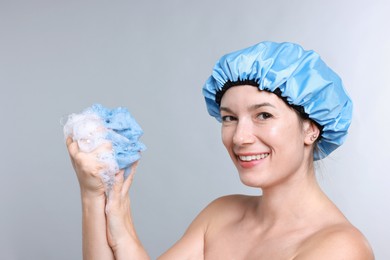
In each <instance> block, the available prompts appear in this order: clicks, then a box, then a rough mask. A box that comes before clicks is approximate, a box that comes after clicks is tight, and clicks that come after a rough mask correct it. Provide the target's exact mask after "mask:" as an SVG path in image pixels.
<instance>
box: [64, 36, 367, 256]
mask: <svg viewBox="0 0 390 260" xmlns="http://www.w3.org/2000/svg"><path fill="white" fill-rule="evenodd" d="M203 94H204V96H205V99H206V104H207V108H208V111H209V113H210V115H212V116H214V117H216V118H217V119H218V120H219V121H221V122H222V141H223V144H224V145H225V147H226V149H227V151H228V153H229V154H230V157H231V159H232V160H233V162H234V164H235V166H236V167H237V170H238V173H239V176H240V179H241V181H242V182H243V183H244V184H245V185H248V186H251V187H258V188H260V189H261V190H262V196H245V195H232V196H226V197H222V198H219V199H217V200H215V201H213V202H212V203H210V205H208V206H207V207H206V208H205V209H204V210H203V211H202V212H201V213H200V214H199V215H198V216H197V217H196V218H195V220H194V221H193V223H192V224H191V225H190V226H189V228H188V229H187V231H186V232H185V234H184V235H183V237H182V238H181V239H180V240H179V241H178V242H177V243H176V244H175V245H174V246H173V247H172V248H171V249H169V250H168V251H167V252H166V253H165V254H163V255H162V256H161V257H160V258H159V259H297V260H298V259H353V260H357V259H374V257H373V253H372V251H371V249H370V246H369V244H368V243H367V241H366V239H365V238H364V236H363V235H362V234H361V233H360V232H359V230H357V229H356V228H355V227H354V226H353V225H352V224H351V223H349V222H348V220H347V219H346V218H345V217H344V216H343V214H342V213H341V212H340V211H339V210H338V209H337V207H336V206H335V205H334V204H333V203H332V202H331V201H330V200H329V199H328V198H327V196H326V195H325V194H324V193H323V191H322V190H321V188H320V187H319V185H318V183H317V180H316V178H315V173H314V161H315V160H319V159H321V158H324V157H325V156H327V155H328V154H329V153H331V152H332V151H333V150H334V149H336V148H337V147H338V146H340V145H341V144H342V143H343V141H344V139H345V136H346V134H347V130H348V127H349V124H350V120H351V111H352V103H351V100H350V98H349V97H348V95H347V93H346V92H345V90H344V88H343V86H342V83H341V80H340V79H339V77H338V76H337V75H336V74H335V73H334V72H333V71H332V70H330V69H329V68H328V67H327V66H326V65H325V63H324V62H323V61H322V60H321V59H320V57H319V56H318V54H316V53H315V52H313V51H305V50H303V49H302V48H301V47H300V46H298V45H296V44H292V43H274V42H262V43H259V44H257V45H255V46H252V47H249V48H246V49H243V50H240V51H237V52H233V53H230V54H227V55H225V56H224V57H222V58H221V59H220V60H219V61H218V62H217V64H216V66H215V67H214V70H213V74H212V76H211V77H210V78H209V79H208V80H207V82H206V84H205V86H204V87H203ZM67 144H68V149H69V152H70V156H71V159H72V162H73V165H74V168H75V170H76V173H77V176H78V178H79V182H80V189H81V194H82V202H83V245H84V246H83V249H84V251H83V252H84V257H85V259H114V258H115V259H148V256H147V253H146V251H145V250H144V248H143V247H142V245H141V243H140V241H139V239H138V237H137V235H136V232H135V229H134V226H133V223H132V218H131V213H130V202H129V197H128V190H129V188H130V185H131V180H132V177H133V175H134V172H135V168H136V166H134V167H133V168H132V173H131V175H130V178H127V179H126V180H124V178H123V171H122V172H120V173H119V174H117V175H116V182H115V185H114V189H113V191H112V192H111V194H110V196H109V198H108V199H107V202H106V198H105V195H104V188H103V185H102V183H101V181H100V179H99V177H98V173H99V170H100V169H101V168H102V167H103V166H102V165H100V164H99V163H98V162H96V160H95V158H96V155H97V154H98V153H100V152H102V151H105V150H107V149H110V147H109V145H106V146H102V147H100V148H99V149H97V150H96V151H94V152H93V153H90V154H84V153H80V152H79V151H78V147H77V144H76V143H74V142H72V141H71V140H70V139H68V142H67ZM105 203H107V211H106V212H104V207H105ZM105 214H106V215H105ZM106 231H107V232H106Z"/></svg>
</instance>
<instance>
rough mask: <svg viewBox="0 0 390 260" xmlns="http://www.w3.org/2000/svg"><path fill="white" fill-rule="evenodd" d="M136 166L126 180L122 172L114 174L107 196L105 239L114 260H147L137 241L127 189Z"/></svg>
mask: <svg viewBox="0 0 390 260" xmlns="http://www.w3.org/2000/svg"><path fill="white" fill-rule="evenodd" d="M137 165H138V162H136V163H134V164H133V165H132V166H131V172H130V175H129V176H128V177H127V178H126V179H125V178H124V170H121V171H120V172H119V173H117V174H116V176H115V182H114V185H113V188H112V190H111V191H110V193H109V194H108V196H107V202H106V216H107V239H108V244H109V245H110V247H111V249H112V250H113V252H114V255H115V257H116V259H121V257H120V256H122V255H123V256H126V257H127V256H132V258H134V259H149V257H148V256H147V254H146V252H145V250H144V248H143V247H142V245H141V242H140V241H139V239H138V236H137V234H136V231H135V228H134V225H133V219H132V217H131V208H130V197H129V189H130V186H131V184H132V181H133V178H134V174H135V172H136V168H137ZM126 257H124V258H125V259H126Z"/></svg>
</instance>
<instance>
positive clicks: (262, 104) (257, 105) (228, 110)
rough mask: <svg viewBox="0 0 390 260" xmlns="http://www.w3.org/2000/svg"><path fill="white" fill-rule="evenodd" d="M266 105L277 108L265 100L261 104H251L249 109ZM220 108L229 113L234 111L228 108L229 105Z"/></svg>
mask: <svg viewBox="0 0 390 260" xmlns="http://www.w3.org/2000/svg"><path fill="white" fill-rule="evenodd" d="M266 106H268V107H273V108H276V107H275V106H274V105H272V104H271V103H268V102H264V103H260V104H254V105H251V106H249V108H248V110H249V111H253V110H256V109H258V108H260V107H266ZM219 110H220V111H225V112H227V113H233V111H232V110H231V109H230V108H228V107H220V109H219Z"/></svg>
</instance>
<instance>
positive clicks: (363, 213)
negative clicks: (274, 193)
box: [0, 0, 390, 260]
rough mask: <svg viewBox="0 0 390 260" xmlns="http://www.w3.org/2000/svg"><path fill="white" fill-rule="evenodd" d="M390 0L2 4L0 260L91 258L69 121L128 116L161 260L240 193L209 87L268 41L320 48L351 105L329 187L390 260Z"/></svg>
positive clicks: (144, 225) (140, 224)
mask: <svg viewBox="0 0 390 260" xmlns="http://www.w3.org/2000/svg"><path fill="white" fill-rule="evenodd" d="M389 12H390V4H389V1H387V0H382V1H380V0H371V1H363V0H359V1H356V0H354V1H353V0H349V1H340V0H339V1H336V0H334V1H330V0H320V1H312V0H302V1H287V0H285V1H282V0H273V1H265V0H241V1H232V0H230V1H228V0H217V1H211V0H197V1H179V0H177V1H174V0H166V1H158V0H155V1H102V0H96V1H75V0H68V1H65V0H63V1H59V0H57V1H55V0H54V1H53V0H52V1H48V0H36V1H29V0H13V1H11V0H10V1H6V0H0V88H1V92H0V115H1V117H0V118H1V127H0V136H1V137H2V141H1V146H0V158H1V163H0V174H1V182H0V183H1V188H0V203H1V204H0V210H1V214H0V258H1V259H11V260H12V259H81V211H80V209H81V207H80V199H79V188H78V183H77V179H76V176H75V174H74V173H73V170H72V168H71V165H70V162H69V159H68V155H67V151H66V149H65V145H64V141H63V136H62V128H61V125H60V119H61V117H63V116H65V115H67V114H70V113H73V112H79V111H81V110H82V109H84V108H85V107H88V106H90V105H91V104H93V103H96V102H98V103H102V104H104V105H105V106H108V107H116V106H126V107H128V108H129V109H130V111H131V112H132V114H133V115H134V116H135V118H136V119H137V121H138V122H139V123H140V124H141V126H142V127H143V129H144V131H145V135H144V137H143V138H142V141H143V142H144V143H145V144H146V145H147V146H148V150H147V151H146V152H145V153H144V155H143V158H142V162H141V164H140V166H139V170H138V173H137V176H136V179H135V183H134V185H133V187H132V190H131V196H132V201H133V208H134V219H135V223H136V226H137V230H138V233H139V236H140V237H141V239H142V241H143V243H144V245H145V247H146V248H147V249H148V251H149V252H150V255H151V256H152V257H153V258H155V257H156V256H158V255H159V254H160V253H162V252H163V251H164V250H166V249H167V248H168V247H169V246H171V245H172V244H173V243H174V242H175V241H176V240H177V239H179V238H180V236H181V235H182V233H183V232H184V230H185V229H186V227H187V226H188V224H189V223H190V222H191V220H192V219H193V218H194V217H195V216H196V214H197V213H198V212H199V211H200V210H201V209H202V208H203V207H205V206H206V205H207V204H208V203H209V202H210V201H211V200H213V199H215V198H217V197H219V196H222V195H225V194H231V193H245V194H258V193H259V191H258V190H255V189H250V188H246V187H244V186H243V185H242V184H241V183H240V181H239V179H238V177H237V174H236V171H235V168H234V166H233V164H232V163H231V162H230V159H229V157H228V155H227V153H226V151H225V150H224V148H223V146H222V144H221V141H220V126H219V124H218V123H217V122H216V121H215V120H214V119H213V118H211V117H209V116H208V114H207V112H206V108H205V105H204V101H203V97H202V95H201V87H202V85H203V83H204V81H205V80H206V78H207V77H208V76H209V74H210V72H211V69H212V66H213V65H214V63H215V62H216V60H217V59H218V58H219V57H220V56H221V55H222V54H225V53H227V52H230V51H233V50H237V49H240V48H243V47H247V46H249V45H252V44H254V43H257V42H259V41H263V40H273V41H293V42H297V43H300V44H302V45H303V46H304V47H305V48H306V49H314V50H316V51H317V52H319V53H320V54H321V56H322V57H323V58H324V60H326V62H327V63H328V64H329V65H330V66H331V67H332V68H333V69H334V70H335V71H337V72H338V73H339V74H340V75H341V77H342V78H343V81H344V83H345V85H346V87H347V89H348V91H349V93H350V95H351V97H352V98H353V100H354V102H355V110H354V119H353V124H352V126H351V130H350V136H349V138H348V139H347V142H346V143H345V145H344V146H343V147H341V148H340V149H339V150H337V151H336V152H335V153H333V154H332V156H331V158H329V159H326V160H324V161H323V162H321V164H320V166H319V168H320V169H319V173H318V175H319V179H320V181H321V183H322V185H323V187H324V189H325V190H326V192H327V193H328V194H329V196H330V197H331V198H332V199H333V200H334V201H335V203H336V204H337V205H338V206H339V207H340V208H341V209H342V210H343V212H344V213H345V215H346V216H347V217H348V218H349V219H350V220H351V222H352V223H353V224H355V225H356V226H357V227H358V228H359V229H360V230H361V231H362V232H363V233H364V234H365V235H366V236H367V238H368V239H369V240H370V242H371V244H372V246H373V248H374V251H375V254H376V257H377V259H390V249H389V242H390V225H389V219H390V206H389V199H390V190H389V188H388V187H389V184H390V176H389V170H388V161H389V151H388V150H389V146H390V142H389V137H388V135H389V130H390V129H389V116H388V112H389V108H388V100H389V96H390V95H389V94H390V91H389V83H388V76H389V73H390V65H389V62H388V61H389V60H390V33H389V29H388V28H389V27H388V26H389V24H390V18H389V15H388V14H389Z"/></svg>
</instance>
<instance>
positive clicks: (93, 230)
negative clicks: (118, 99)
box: [66, 138, 114, 260]
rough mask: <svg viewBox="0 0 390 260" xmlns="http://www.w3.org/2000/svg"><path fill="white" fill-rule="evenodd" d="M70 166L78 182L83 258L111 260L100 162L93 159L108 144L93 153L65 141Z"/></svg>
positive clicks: (109, 148)
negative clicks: (83, 151) (80, 149)
mask: <svg viewBox="0 0 390 260" xmlns="http://www.w3.org/2000/svg"><path fill="white" fill-rule="evenodd" d="M66 144H67V147H68V151H69V155H70V158H71V161H72V165H73V168H74V170H75V172H76V174H77V178H78V181H79V185H80V194H81V202H82V215H83V216H82V218H83V219H82V226H83V227H82V229H83V231H82V235H83V238H82V239H83V259H84V260H99V259H101V260H110V259H114V255H113V252H112V250H111V248H110V246H109V244H108V241H107V233H106V231H107V228H106V216H105V213H104V210H105V204H106V196H105V193H104V185H103V183H102V181H101V179H100V177H99V173H100V171H101V170H102V169H103V167H104V166H103V165H102V164H100V163H99V162H98V161H97V160H96V158H97V154H98V153H99V152H102V150H108V151H110V150H111V146H110V145H109V144H106V145H103V146H102V147H99V148H98V149H97V150H96V151H94V152H92V153H82V152H80V151H79V147H78V145H77V142H73V140H72V139H71V138H68V139H67V140H66Z"/></svg>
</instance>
